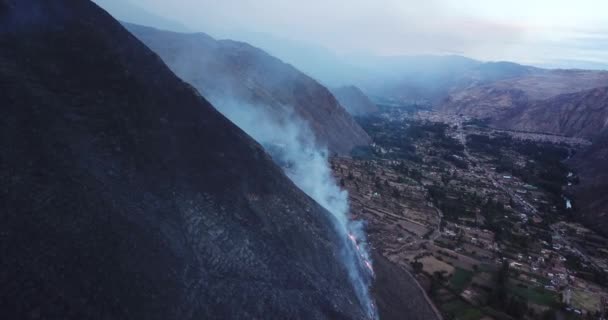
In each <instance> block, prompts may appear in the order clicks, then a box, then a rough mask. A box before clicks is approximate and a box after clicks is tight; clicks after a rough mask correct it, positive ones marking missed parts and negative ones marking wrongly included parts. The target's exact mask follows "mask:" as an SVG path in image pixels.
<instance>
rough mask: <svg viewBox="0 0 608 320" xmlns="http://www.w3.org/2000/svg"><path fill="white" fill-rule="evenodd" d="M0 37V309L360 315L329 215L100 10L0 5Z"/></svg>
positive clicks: (73, 5)
mask: <svg viewBox="0 0 608 320" xmlns="http://www.w3.org/2000/svg"><path fill="white" fill-rule="evenodd" d="M0 47H2V50H0V71H1V72H0V84H1V87H2V88H3V90H2V91H0V99H1V101H2V106H3V114H2V117H0V128H1V130H2V134H1V135H0V185H1V186H2V189H1V192H0V204H1V206H2V208H3V210H2V213H1V215H2V223H1V224H0V240H1V241H0V252H1V256H2V259H1V261H0V265H1V267H0V283H1V284H2V287H1V288H0V309H1V310H2V315H3V317H4V318H6V319H165V320H166V319H179V320H183V319H216V318H217V319H230V318H232V319H247V318H258V319H267V318H280V319H287V318H291V319H294V318H303V319H363V318H365V317H366V316H365V315H364V314H363V313H364V312H363V308H362V307H361V306H360V305H359V302H358V301H357V298H356V295H355V293H354V291H353V289H352V287H351V284H350V282H349V277H348V275H347V271H346V269H345V267H344V266H343V265H342V264H341V263H340V262H339V261H338V260H337V259H338V258H337V257H339V256H340V250H341V249H343V248H341V247H340V246H339V245H338V243H340V241H343V239H339V238H338V236H337V234H336V233H335V231H334V230H333V227H332V221H330V218H329V215H328V214H327V213H326V211H325V210H324V209H322V208H321V207H320V206H319V205H318V204H316V203H315V202H313V201H312V200H311V198H309V197H308V196H306V195H305V194H304V193H303V192H301V191H300V190H298V189H297V188H296V187H295V186H294V184H293V183H291V182H290V181H289V179H288V178H287V177H286V176H285V175H284V174H283V172H282V170H281V169H280V168H279V167H277V166H276V165H275V164H274V163H273V162H272V160H271V159H270V158H269V157H268V156H267V155H266V153H264V151H263V150H262V148H261V147H260V146H259V145H258V144H257V143H255V142H254V141H253V140H252V139H251V138H250V137H248V136H247V135H245V134H244V133H243V132H242V131H241V130H239V129H238V128H237V127H236V126H235V125H233V124H232V123H230V122H229V121H228V120H227V119H226V118H225V117H223V116H222V115H221V114H220V113H218V112H217V111H216V110H215V109H214V108H213V107H212V106H211V105H210V104H209V103H208V102H206V101H205V100H204V99H203V98H202V97H201V96H200V95H198V94H197V92H196V91H195V90H193V89H192V88H191V87H190V86H188V85H187V84H185V83H184V82H182V81H181V80H179V79H178V78H177V77H176V76H175V75H174V74H173V73H172V72H171V71H170V70H169V69H168V68H167V67H166V66H165V65H164V64H163V63H162V61H161V59H160V58H159V57H158V56H157V55H155V54H154V53H152V52H151V51H150V50H148V48H146V47H145V46H144V45H143V44H142V43H140V42H139V41H138V40H137V39H136V38H135V37H133V36H132V35H130V34H129V33H128V32H127V31H126V30H124V28H123V27H122V26H121V25H120V24H119V23H118V22H116V21H115V20H113V19H112V18H111V17H110V16H109V15H108V14H107V13H105V12H104V11H103V10H101V9H99V8H98V7H96V6H95V5H93V4H92V3H90V2H89V1H81V0H65V1H59V0H0ZM303 81H304V80H303ZM327 99H329V100H331V99H330V98H327Z"/></svg>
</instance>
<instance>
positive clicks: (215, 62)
mask: <svg viewBox="0 0 608 320" xmlns="http://www.w3.org/2000/svg"><path fill="white" fill-rule="evenodd" d="M126 26H127V28H128V29H129V30H130V31H131V32H132V33H133V34H134V35H135V36H137V37H138V38H139V39H140V40H141V41H143V42H144V43H145V44H146V45H147V46H148V47H150V48H151V49H152V50H154V51H155V52H156V53H157V54H159V55H160V57H161V58H162V59H163V61H164V62H165V63H166V64H167V65H168V66H169V67H170V68H171V69H172V70H173V71H174V72H175V73H176V74H177V75H178V76H179V77H181V78H182V79H184V80H185V81H188V82H189V83H191V84H192V85H193V86H194V87H195V88H197V89H198V90H199V91H200V92H201V93H202V94H203V95H204V96H205V97H207V98H209V99H210V101H211V102H212V103H214V105H215V106H216V107H218V109H219V110H220V111H222V112H226V109H228V106H229V105H234V104H237V105H238V106H237V107H236V108H255V109H261V110H263V111H264V113H265V114H267V115H270V116H271V117H274V118H276V119H277V121H288V120H287V119H289V118H291V117H295V118H297V119H298V120H301V121H303V122H304V123H305V125H306V126H308V127H309V128H310V129H311V130H312V132H313V133H314V136H315V138H316V141H317V142H318V143H319V144H321V145H325V146H327V147H328V149H329V150H330V151H331V152H333V153H339V154H348V153H349V152H350V151H351V150H352V149H353V148H354V147H357V146H365V145H368V144H369V143H370V142H371V139H370V138H369V136H368V135H367V133H365V131H363V129H361V127H359V125H358V124H357V123H356V122H355V121H354V120H353V118H352V117H351V115H350V114H348V112H346V110H344V108H342V106H340V104H339V103H338V101H337V100H336V99H335V97H334V96H333V95H332V94H331V92H330V91H329V90H328V89H326V88H325V87H324V86H322V85H321V84H319V83H318V82H317V81H315V80H314V79H312V78H310V77H309V76H307V75H305V74H303V73H302V72H300V71H298V70H297V69H295V68H294V67H292V66H291V65H288V64H285V63H283V62H282V61H280V60H279V59H277V58H275V57H273V56H271V55H269V54H267V53H266V52H264V51H262V50H260V49H258V48H255V47H252V46H250V45H248V44H246V43H242V42H235V41H231V40H215V39H213V38H211V37H210V36H208V35H206V34H202V33H196V34H184V33H174V32H168V31H161V30H157V29H153V28H149V27H143V26H137V25H132V24H127V25H126Z"/></svg>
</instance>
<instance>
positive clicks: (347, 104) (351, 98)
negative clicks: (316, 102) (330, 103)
mask: <svg viewBox="0 0 608 320" xmlns="http://www.w3.org/2000/svg"><path fill="white" fill-rule="evenodd" d="M331 91H332V93H333V94H334V96H335V97H336V99H338V102H340V104H341V105H342V106H343V107H344V108H345V109H346V111H348V112H349V113H350V114H351V115H353V116H364V115H366V114H370V113H374V112H376V111H378V106H377V105H376V104H374V103H373V102H372V101H371V100H370V99H369V98H368V97H367V96H366V95H365V93H363V92H362V91H361V89H359V88H357V87H355V86H345V87H339V88H334V89H332V90H331Z"/></svg>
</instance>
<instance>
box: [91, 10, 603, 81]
mask: <svg viewBox="0 0 608 320" xmlns="http://www.w3.org/2000/svg"><path fill="white" fill-rule="evenodd" d="M129 1H130V2H131V3H132V4H133V5H134V6H136V7H139V8H143V9H145V10H146V11H147V12H149V13H150V14H152V15H155V16H158V17H162V18H164V19H167V21H173V22H175V23H177V24H179V26H183V27H185V28H187V29H188V30H191V31H203V32H206V33H209V34H210V35H212V36H215V37H219V38H232V39H235V40H242V38H245V39H246V38H247V37H246V35H247V34H248V33H249V34H251V33H260V34H265V35H268V36H272V37H274V38H276V39H285V40H289V41H292V42H298V43H302V44H306V45H310V46H315V47H319V48H324V49H327V50H329V51H331V52H333V53H335V54H337V55H411V54H458V55H464V56H467V57H471V58H476V59H480V60H486V61H498V60H506V61H515V62H520V63H526V64H533V65H539V66H547V67H580V68H606V69H608V15H607V12H608V1H606V0H576V1H573V0H568V1H567V0H508V1H506V0H505V1H499V0H307V1H293V0H171V1H166V0H129ZM96 2H98V3H100V4H101V5H102V6H103V5H104V4H107V3H111V2H116V3H121V4H124V3H125V1H124V0H121V1H119V0H97V1H96ZM119 18H121V17H119ZM122 19H125V18H124V17H122ZM163 26H166V25H163Z"/></svg>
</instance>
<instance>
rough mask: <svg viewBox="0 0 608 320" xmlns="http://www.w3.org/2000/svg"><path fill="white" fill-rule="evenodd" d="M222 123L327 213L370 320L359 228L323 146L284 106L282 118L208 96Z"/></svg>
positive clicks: (368, 274)
mask: <svg viewBox="0 0 608 320" xmlns="http://www.w3.org/2000/svg"><path fill="white" fill-rule="evenodd" d="M208 98H209V99H210V101H211V102H212V103H213V105H215V106H216V108H218V110H219V111H220V112H222V113H223V114H224V115H225V116H226V117H227V118H228V119H230V120H231V121H232V122H234V123H235V124H236V125H238V126H239V127H240V128H241V129H243V130H244V131H245V132H247V133H248V134H249V135H250V136H251V137H253V138H254V139H255V140H256V141H258V142H259V143H260V144H262V145H263V146H264V148H265V149H266V150H267V152H268V153H269V154H270V155H271V156H272V158H273V159H274V160H275V162H276V163H278V164H279V165H280V166H281V167H282V168H283V169H284V171H285V173H286V174H287V176H288V177H289V178H290V179H291V180H292V181H293V182H294V183H295V184H296V185H297V186H298V187H299V188H300V189H301V190H302V191H304V192H305V193H306V194H308V195H309V196H310V197H311V198H313V199H314V200H315V201H316V202H317V203H319V204H320V205H321V206H323V207H324V208H325V209H327V211H328V212H329V213H331V214H332V216H333V219H331V220H332V221H334V222H335V226H334V227H335V230H336V231H337V232H338V234H339V236H340V237H339V238H340V239H342V243H341V244H340V248H341V260H342V261H343V263H344V265H345V267H346V269H347V270H348V273H349V277H350V280H351V282H352V285H353V287H354V289H355V292H356V294H357V296H358V299H359V300H360V303H361V304H362V306H363V308H364V309H365V310H366V311H367V312H368V314H369V316H370V318H372V319H376V318H377V312H376V309H375V305H374V303H373V300H372V298H371V297H370V294H369V286H370V284H371V280H372V277H373V269H372V265H371V259H370V256H369V253H368V250H367V249H368V248H367V242H366V238H365V233H364V223H363V222H361V221H354V220H351V219H350V217H349V205H348V194H347V192H346V191H344V190H341V189H340V188H339V187H338V185H337V183H336V181H335V179H334V177H333V176H332V172H331V168H330V166H329V161H328V152H327V149H326V148H325V147H322V146H319V144H318V143H317V142H316V141H315V138H314V134H313V132H312V131H311V130H310V128H309V126H308V125H307V123H305V122H304V121H303V120H300V119H299V118H298V117H297V116H296V115H295V114H294V113H293V112H292V110H290V108H289V106H284V108H285V111H286V112H285V114H287V116H277V112H276V111H275V112H270V111H269V110H267V109H266V108H265V107H264V106H252V105H248V104H246V103H242V102H238V101H234V100H231V99H229V98H228V99H227V98H225V97H221V98H214V96H213V95H211V96H208Z"/></svg>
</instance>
